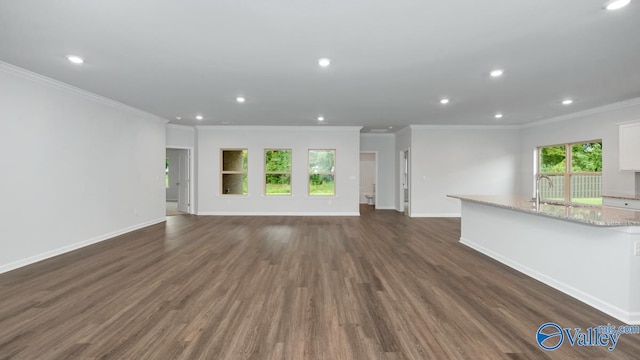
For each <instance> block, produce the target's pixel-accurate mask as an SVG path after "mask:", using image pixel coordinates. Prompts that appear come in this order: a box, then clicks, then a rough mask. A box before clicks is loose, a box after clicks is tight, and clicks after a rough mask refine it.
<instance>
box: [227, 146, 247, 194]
mask: <svg viewBox="0 0 640 360" xmlns="http://www.w3.org/2000/svg"><path fill="white" fill-rule="evenodd" d="M220 156H221V158H222V161H221V167H222V169H221V172H220V175H221V181H220V186H221V189H220V193H221V194H223V195H247V193H248V183H247V180H248V152H247V149H221V150H220Z"/></svg>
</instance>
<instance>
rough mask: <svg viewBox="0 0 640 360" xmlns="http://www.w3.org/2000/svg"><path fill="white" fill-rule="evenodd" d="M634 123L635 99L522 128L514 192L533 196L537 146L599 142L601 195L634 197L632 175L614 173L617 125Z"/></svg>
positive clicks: (639, 104) (639, 116)
mask: <svg viewBox="0 0 640 360" xmlns="http://www.w3.org/2000/svg"><path fill="white" fill-rule="evenodd" d="M634 120H640V101H638V100H637V99H636V100H632V101H628V102H624V103H618V104H611V105H608V106H606V107H602V108H597V109H592V110H589V111H586V112H582V113H576V114H571V115H569V116H565V117H561V118H555V119H550V120H548V121H544V122H539V123H536V124H532V125H529V126H525V127H524V128H522V129H521V131H520V149H519V150H520V151H519V153H520V159H519V163H520V166H519V168H518V170H519V171H518V177H519V187H518V193H520V194H523V195H532V194H533V177H534V175H533V165H534V164H533V162H534V161H533V153H534V151H535V149H536V148H537V147H538V146H542V145H555V144H563V143H570V142H578V141H584V140H596V139H602V193H603V194H607V193H614V194H634V193H635V191H636V189H635V187H636V185H635V174H634V173H633V172H621V171H619V170H618V152H619V151H618V125H617V124H618V123H621V122H628V121H634ZM639 156H640V155H639Z"/></svg>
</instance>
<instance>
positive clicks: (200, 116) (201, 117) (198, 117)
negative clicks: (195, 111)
mask: <svg viewBox="0 0 640 360" xmlns="http://www.w3.org/2000/svg"><path fill="white" fill-rule="evenodd" d="M202 119H204V117H203V116H202V115H196V120H202Z"/></svg>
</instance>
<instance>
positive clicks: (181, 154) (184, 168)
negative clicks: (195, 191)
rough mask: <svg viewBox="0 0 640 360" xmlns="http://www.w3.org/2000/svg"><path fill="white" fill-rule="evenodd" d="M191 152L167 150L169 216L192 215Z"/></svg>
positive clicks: (166, 181) (166, 171)
mask: <svg viewBox="0 0 640 360" xmlns="http://www.w3.org/2000/svg"><path fill="white" fill-rule="evenodd" d="M191 168H192V167H191V150H190V149H176V148H167V149H166V160H165V186H166V203H167V204H166V205H167V216H171V215H181V214H189V213H191V212H192V211H191V190H192V184H191V179H192V176H191Z"/></svg>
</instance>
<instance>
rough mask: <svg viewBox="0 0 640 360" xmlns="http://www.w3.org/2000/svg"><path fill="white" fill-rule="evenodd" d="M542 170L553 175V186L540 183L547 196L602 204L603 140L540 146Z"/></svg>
mask: <svg viewBox="0 0 640 360" xmlns="http://www.w3.org/2000/svg"><path fill="white" fill-rule="evenodd" d="M538 154H539V159H540V161H539V163H538V169H539V170H538V171H539V173H541V174H544V175H547V176H549V178H551V182H552V183H553V187H549V186H548V185H547V184H546V183H545V182H542V184H541V186H540V193H541V196H542V197H543V198H545V199H550V200H560V201H568V202H575V203H583V204H592V205H600V204H602V196H601V190H602V141H601V140H596V141H589V142H580V143H571V144H563V145H555V146H545V147H540V148H538Z"/></svg>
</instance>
